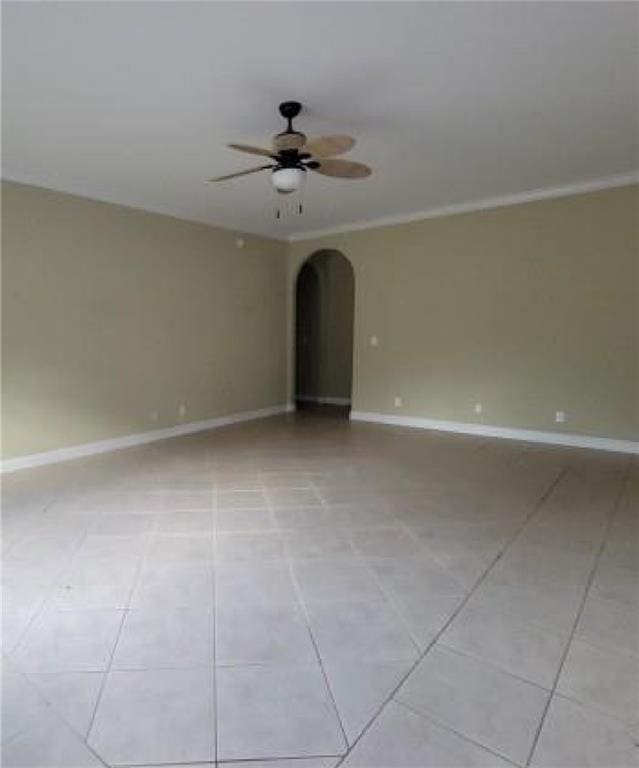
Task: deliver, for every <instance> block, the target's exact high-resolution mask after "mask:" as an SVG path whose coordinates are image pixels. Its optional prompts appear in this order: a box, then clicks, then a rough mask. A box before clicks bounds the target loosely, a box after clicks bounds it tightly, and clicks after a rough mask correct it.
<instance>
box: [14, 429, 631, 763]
mask: <svg viewBox="0 0 639 768" xmlns="http://www.w3.org/2000/svg"><path fill="white" fill-rule="evenodd" d="M3 497H4V505H3V506H4V514H3V547H4V557H3V565H4V617H3V620H4V654H3V665H4V668H3V687H2V693H3V700H2V710H3V713H2V714H3V718H2V750H3V763H2V764H3V766H5V768H18V766H25V767H26V766H30V767H31V768H54V767H56V766H57V767H58V768H83V767H84V766H104V765H108V766H160V765H166V764H171V765H173V766H178V765H189V766H191V768H194V766H205V765H208V766H211V765H213V764H215V763H216V762H217V764H218V765H219V766H220V767H222V766H225V765H227V764H231V763H233V762H234V761H241V762H240V764H241V766H243V768H334V767H335V766H337V765H343V766H344V767H345V768H355V766H360V767H361V768H373V767H374V766H377V767H378V768H410V767H412V768H427V767H428V766H431V767H432V768H441V767H443V766H449V767H451V768H462V767H464V766H513V765H514V766H527V765H532V766H536V767H538V768H564V767H565V768H569V767H572V768H584V767H585V766H592V767H593V768H594V767H595V766H596V767H597V768H615V767H618V768H621V767H624V768H626V767H629V766H637V765H639V747H638V746H637V745H638V744H639V590H638V589H637V587H638V583H639V462H637V460H636V459H634V460H632V459H631V458H630V457H628V456H622V455H615V454H606V453H597V452H588V451H580V450H568V449H561V448H550V447H542V446H532V445H525V444H522V443H516V442H508V441H497V440H487V439H480V438H473V437H464V436H458V435H445V434H437V433H429V432H423V431H412V430H402V429H396V428H391V427H383V426H374V425H364V424H349V423H348V422H345V421H340V420H339V419H335V418H326V417H321V416H317V415H313V414H301V415H298V416H287V417H281V418H280V417H278V418H273V419H268V420H264V421H261V422H254V423H250V424H245V425H242V426H237V427H231V428H228V429H223V430H217V431H214V432H211V433H208V434H199V435H193V436H190V437H187V438H181V439H177V440H173V441H170V442H164V443H158V444H155V445H149V446H145V447H142V448H136V449H131V450H128V451H123V452H119V453H114V454H109V455H104V456H100V457H95V458H92V459H87V460H82V461H79V462H70V463H66V464H60V465H57V466H50V467H46V468H41V469H38V470H31V471H25V472H19V473H15V474H12V475H10V476H7V477H5V479H4V488H3Z"/></svg>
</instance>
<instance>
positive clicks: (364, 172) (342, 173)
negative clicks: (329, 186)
mask: <svg viewBox="0 0 639 768" xmlns="http://www.w3.org/2000/svg"><path fill="white" fill-rule="evenodd" d="M310 167H311V169H312V170H314V171H315V173H321V174H322V176H334V177H336V178H339V179H364V178H366V176H370V175H371V173H372V170H371V169H370V168H369V167H368V166H367V165H364V163H355V162H353V161H352V160H333V158H326V159H325V160H320V161H319V167H317V168H313V167H312V166H310Z"/></svg>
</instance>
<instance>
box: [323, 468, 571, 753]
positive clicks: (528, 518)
mask: <svg viewBox="0 0 639 768" xmlns="http://www.w3.org/2000/svg"><path fill="white" fill-rule="evenodd" d="M565 474H566V470H565V469H563V470H562V471H561V472H559V473H558V474H557V476H556V477H555V479H554V480H553V481H552V482H551V483H550V485H549V487H548V488H547V489H546V491H545V492H544V493H543V494H542V495H541V496H540V497H539V499H538V501H537V503H536V504H535V506H534V507H533V509H532V510H531V511H530V513H529V514H528V515H527V516H526V518H525V519H524V521H523V522H522V524H521V526H520V527H519V528H518V529H517V531H516V532H515V533H514V534H513V536H511V538H510V539H509V541H508V543H507V544H506V546H505V547H504V549H503V551H504V552H505V551H506V550H507V549H508V548H509V547H510V546H511V545H512V544H513V543H514V542H515V541H516V539H517V538H518V537H519V536H520V534H521V533H522V532H523V531H524V529H525V528H526V527H527V525H528V524H529V523H530V521H531V520H532V519H533V518H534V517H535V516H536V515H537V514H538V513H539V511H540V509H541V507H542V505H543V504H544V502H545V501H546V499H547V498H548V497H549V496H550V494H551V493H552V492H553V490H554V489H555V488H556V487H557V485H558V484H559V482H560V480H561V479H562V478H563V477H564V475H565ZM501 556H502V553H501V552H500V553H499V554H498V555H497V556H496V557H494V558H493V560H492V561H491V562H490V563H489V565H488V566H487V567H486V569H485V570H484V572H483V573H482V575H481V576H480V577H479V579H478V580H477V582H476V583H475V586H474V587H473V588H472V590H471V591H470V592H468V594H467V595H466V596H465V597H464V598H463V600H462V601H461V603H460V604H459V606H458V607H457V608H456V609H455V611H453V613H452V615H451V616H450V617H449V619H448V620H447V621H446V622H445V623H444V625H443V626H442V627H441V629H440V630H439V631H438V632H437V633H436V634H435V636H434V637H433V639H432V640H431V641H430V643H429V644H428V646H427V647H426V649H425V650H424V651H423V653H421V654H420V656H419V657H418V658H417V661H415V663H414V664H413V665H412V666H411V667H410V669H409V670H408V672H407V673H406V674H405V675H404V676H403V677H402V679H401V680H400V681H399V683H398V684H397V685H396V686H395V688H393V690H392V691H391V693H390V694H389V695H388V696H387V698H386V699H385V700H384V702H383V703H382V704H381V706H380V707H379V708H378V709H377V710H376V712H375V714H374V715H373V716H372V718H371V719H370V720H369V721H368V723H367V724H366V726H365V727H364V729H363V730H362V731H361V733H360V734H359V736H358V737H357V738H356V739H355V741H354V742H353V744H352V745H351V746H350V747H349V749H348V751H347V752H346V754H345V755H344V756H343V757H342V758H341V759H340V761H339V762H338V763H337V765H336V767H335V768H339V766H341V765H342V764H343V762H344V760H345V759H346V758H347V757H348V756H349V754H350V753H351V752H352V750H353V749H354V748H355V747H356V746H357V744H358V743H359V742H360V741H361V739H362V738H363V737H364V735H365V734H366V733H367V732H368V730H369V729H370V727H371V725H372V724H373V723H374V722H375V720H377V718H378V717H379V715H380V714H381V712H382V710H383V709H384V708H385V707H386V706H387V704H388V703H389V702H390V701H391V700H392V699H393V698H394V696H395V694H396V693H397V692H398V691H399V690H400V688H401V687H402V686H403V685H404V683H405V682H406V680H408V678H409V677H410V676H411V674H412V673H413V671H414V670H415V669H416V668H417V667H418V666H419V664H420V663H421V662H422V660H423V659H424V657H425V656H426V654H427V653H428V652H429V651H430V649H431V648H433V647H434V645H435V644H436V643H437V641H438V640H439V638H440V637H441V636H442V635H443V634H444V632H445V631H446V630H447V629H448V627H449V626H450V625H451V624H452V623H453V621H454V620H455V619H456V618H457V616H458V615H459V613H460V612H461V611H462V610H463V608H464V606H465V605H466V604H467V603H468V601H469V600H470V598H471V597H472V596H473V595H474V593H475V592H476V591H477V589H478V588H479V586H480V585H481V584H482V582H483V581H484V580H485V579H486V577H487V576H488V574H489V573H490V571H491V570H492V569H493V567H494V565H495V564H496V563H497V562H498V561H499V559H500V558H501Z"/></svg>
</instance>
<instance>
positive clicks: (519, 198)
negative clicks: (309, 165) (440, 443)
mask: <svg viewBox="0 0 639 768" xmlns="http://www.w3.org/2000/svg"><path fill="white" fill-rule="evenodd" d="M638 183H639V170H636V171H633V172H631V173H621V174H617V175H615V176H603V177H601V178H598V179H588V180H586V181H579V182H575V183H574V184H566V185H564V186H561V187H545V188H543V189H531V190H529V191H528V192H516V193H514V194H512V195H503V196H501V197H486V198H483V199H481V200H469V201H468V202H465V203H455V204H453V205H443V206H439V207H436V208H428V209H426V210H425V211H417V212H415V213H400V214H397V215H395V216H382V217H380V218H377V219H365V220H363V221H354V222H352V223H350V224H343V225H341V226H338V227H327V228H325V229H315V230H310V231H308V232H299V233H296V234H292V235H289V236H288V241H289V243H296V242H301V241H303V240H312V239H314V238H316V237H326V236H327V235H342V234H346V233H348V232H358V231H361V230H365V229H376V228H378V227H388V226H393V225H395V224H410V223H412V222H415V221H422V220H424V219H437V218H441V217H442V216H454V215H455V214H459V213H472V212H474V211H486V210H489V209H491V208H502V207H505V206H509V205H521V204H522V203H532V202H535V201H537V200H551V199H553V198H557V197H568V196H569V195H580V194H585V193H586V192H599V191H601V190H604V189H614V188H615V187H625V186H628V185H629V184H638Z"/></svg>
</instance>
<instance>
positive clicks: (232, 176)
mask: <svg viewBox="0 0 639 768" xmlns="http://www.w3.org/2000/svg"><path fill="white" fill-rule="evenodd" d="M267 168H273V166H272V165H260V166H258V167H257V168H249V169H248V171H238V172H237V173H228V174H227V175H226V176H217V177H216V178H214V179H208V181H209V182H214V181H226V180H227V179H236V178H237V177H238V176H248V175H249V174H250V173H257V172H258V171H265V170H266V169H267Z"/></svg>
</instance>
